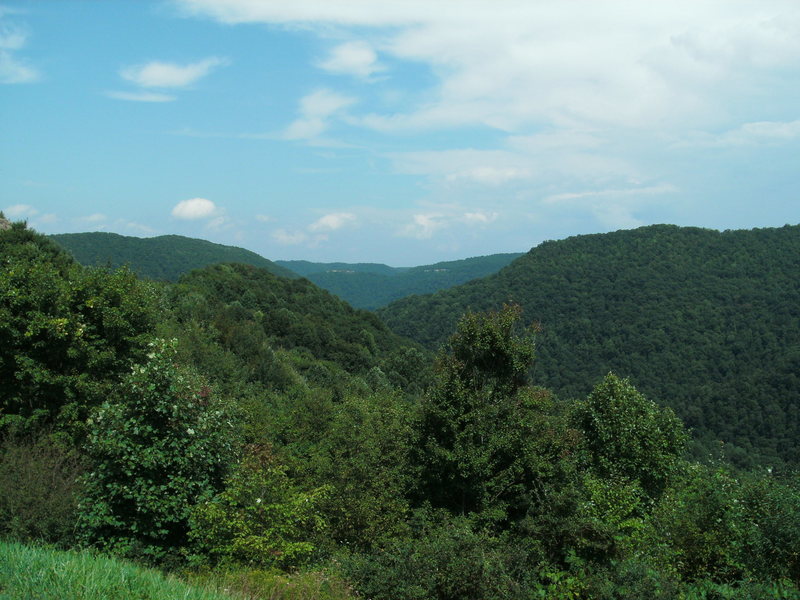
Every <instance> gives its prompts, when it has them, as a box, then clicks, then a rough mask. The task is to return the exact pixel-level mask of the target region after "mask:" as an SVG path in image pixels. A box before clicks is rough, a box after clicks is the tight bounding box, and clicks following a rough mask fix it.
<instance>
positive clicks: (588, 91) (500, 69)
mask: <svg viewBox="0 0 800 600" xmlns="http://www.w3.org/2000/svg"><path fill="white" fill-rule="evenodd" d="M175 1H176V2H177V3H178V5H180V6H182V7H183V8H184V10H185V11H186V12H187V13H188V14H192V15H195V16H205V17H211V18H213V19H217V20H219V21H222V22H225V23H253V22H260V23H270V24H282V25H301V26H304V27H308V28H311V29H312V31H314V30H316V31H320V32H322V34H323V35H324V33H325V32H327V31H329V30H330V28H331V26H333V27H338V28H340V29H342V28H351V30H352V31H356V28H358V29H357V31H359V33H362V32H364V31H367V33H369V30H367V29H366V28H371V27H375V28H377V27H380V28H382V29H381V31H380V36H381V37H380V45H379V46H378V49H379V50H380V52H381V54H382V55H386V56H391V57H392V58H394V59H399V60H405V61H413V62H416V63H421V64H423V65H426V66H428V67H429V68H430V69H431V72H433V73H434V74H435V76H437V77H438V78H439V81H438V83H437V84H436V85H435V87H434V88H433V89H431V90H428V91H427V92H426V93H425V96H424V97H425V102H423V103H419V104H418V105H417V107H416V108H414V109H412V110H410V111H408V112H405V113H399V114H373V115H369V116H368V117H366V118H364V119H363V120H362V121H361V123H362V124H364V125H366V126H369V127H374V128H376V129H381V130H392V131H405V130H408V129H410V128H421V129H430V128H440V127H453V126H462V125H468V126H478V125H485V126H488V127H492V128H497V129H502V130H505V131H509V132H520V131H523V130H524V129H525V128H527V127H532V126H534V127H535V126H539V125H541V124H542V123H547V124H550V125H555V126H558V127H574V126H576V125H590V126H612V125H613V126H620V125H622V126H625V127H633V128H637V129H643V130H653V129H657V130H661V131H665V130H667V131H668V130H670V129H674V126H675V125H676V124H684V125H689V126H695V127H696V126H697V125H698V124H700V123H705V122H714V121H718V120H719V119H721V118H724V117H725V115H724V114H721V113H720V110H719V107H720V104H721V103H726V102H729V101H730V98H731V97H733V95H734V94H736V93H741V92H745V93H747V94H750V95H751V96H752V94H756V95H758V94H762V93H763V91H764V90H763V85H762V84H763V81H759V79H758V74H759V73H763V72H766V71H767V70H770V69H783V68H793V67H794V66H796V64H797V61H798V59H800V10H798V6H797V3H796V0H765V1H764V2H758V3H745V2H735V3H732V4H731V3H722V2H715V1H713V0H705V1H704V0H701V1H697V0H674V1H673V2H670V3H655V4H653V3H638V4H637V3H631V2H630V1H629V0H608V1H605V2H593V1H589V0H576V1H575V2H559V1H556V0H550V1H548V0H543V1H540V2H530V1H529V0H505V1H503V2H490V1H470V2H459V3H458V4H457V6H455V5H454V2H452V1H447V0H439V1H436V0H406V1H404V2H391V3H387V2H363V0H342V1H338V2H330V1H329V0H298V1H296V2H291V3H289V2H285V3H280V2H263V1H262V0H175ZM350 44H357V42H350ZM339 48H341V50H338V51H335V52H334V53H333V54H332V55H331V57H329V59H328V60H327V61H324V62H323V64H327V65H328V67H330V69H331V70H336V69H339V70H341V71H343V72H344V71H347V72H352V73H361V74H362V75H363V74H364V73H366V72H367V71H368V70H369V69H370V68H372V67H371V65H372V64H374V61H372V55H371V54H370V51H372V52H374V50H373V49H372V47H371V46H361V47H359V46H354V45H352V46H347V45H346V44H345V45H342V46H340V47H339ZM759 97H763V96H759Z"/></svg>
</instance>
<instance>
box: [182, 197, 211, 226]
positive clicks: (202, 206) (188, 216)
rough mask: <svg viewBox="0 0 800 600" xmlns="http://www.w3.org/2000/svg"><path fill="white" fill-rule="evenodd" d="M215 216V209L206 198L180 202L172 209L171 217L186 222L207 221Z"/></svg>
mask: <svg viewBox="0 0 800 600" xmlns="http://www.w3.org/2000/svg"><path fill="white" fill-rule="evenodd" d="M216 214H217V207H216V205H215V204H214V203H213V202H212V201H211V200H207V199H206V198H191V199H189V200H181V201H180V202H178V203H177V204H176V205H175V206H174V208H173V209H172V216H173V217H175V218H176V219H183V220H187V221H191V220H197V219H207V218H209V217H213V216H214V215H216Z"/></svg>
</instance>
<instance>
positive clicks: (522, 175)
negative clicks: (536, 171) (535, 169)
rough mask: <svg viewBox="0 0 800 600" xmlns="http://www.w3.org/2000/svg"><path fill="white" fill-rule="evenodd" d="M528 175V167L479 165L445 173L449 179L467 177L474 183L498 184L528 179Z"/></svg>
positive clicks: (454, 179)
mask: <svg viewBox="0 0 800 600" xmlns="http://www.w3.org/2000/svg"><path fill="white" fill-rule="evenodd" d="M530 176H531V172H530V169H525V168H519V167H493V166H480V167H472V168H469V169H466V170H463V171H456V172H455V173H450V174H449V175H447V179H448V180H449V181H457V180H459V179H468V180H470V181H474V182H476V183H483V184H487V185H500V184H503V183H507V182H509V181H513V180H514V179H528V178H530Z"/></svg>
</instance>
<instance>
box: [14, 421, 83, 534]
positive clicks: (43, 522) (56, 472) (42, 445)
mask: <svg viewBox="0 0 800 600" xmlns="http://www.w3.org/2000/svg"><path fill="white" fill-rule="evenodd" d="M83 472H84V468H83V465H82V464H81V461H80V459H79V458H77V457H76V456H74V455H72V454H71V453H70V452H69V451H68V450H66V449H65V448H63V447H61V446H60V445H58V444H57V443H55V442H54V440H53V439H52V438H51V437H48V436H41V437H40V438H39V439H35V440H32V439H23V440H13V439H6V440H5V441H4V443H3V444H2V447H0V537H3V538H12V539H16V540H23V541H33V540H38V541H43V542H48V543H52V544H59V545H62V546H69V545H70V544H72V543H74V542H75V518H76V516H77V511H78V496H79V493H80V482H79V477H80V476H81V475H82V474H83Z"/></svg>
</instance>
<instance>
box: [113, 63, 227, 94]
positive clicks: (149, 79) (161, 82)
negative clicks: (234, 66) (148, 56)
mask: <svg viewBox="0 0 800 600" xmlns="http://www.w3.org/2000/svg"><path fill="white" fill-rule="evenodd" d="M227 62H228V61H227V60H225V59H222V58H218V57H216V56H212V57H210V58H206V59H204V60H201V61H199V62H195V63H189V64H185V65H179V64H176V63H168V62H162V61H158V60H155V61H152V62H149V63H145V64H142V65H133V66H130V67H125V68H123V69H122V70H121V71H120V72H119V74H120V77H122V78H123V79H125V80H127V81H130V82H131V83H133V84H135V85H138V86H140V87H145V88H183V87H187V86H189V85H191V84H193V83H195V82H196V81H198V80H199V79H202V78H203V77H205V76H206V75H208V74H209V73H210V72H211V71H212V70H213V69H214V68H215V67H219V66H222V65H225V64H227Z"/></svg>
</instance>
